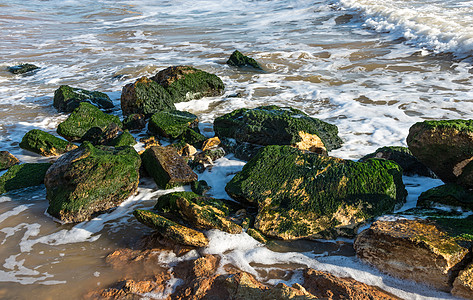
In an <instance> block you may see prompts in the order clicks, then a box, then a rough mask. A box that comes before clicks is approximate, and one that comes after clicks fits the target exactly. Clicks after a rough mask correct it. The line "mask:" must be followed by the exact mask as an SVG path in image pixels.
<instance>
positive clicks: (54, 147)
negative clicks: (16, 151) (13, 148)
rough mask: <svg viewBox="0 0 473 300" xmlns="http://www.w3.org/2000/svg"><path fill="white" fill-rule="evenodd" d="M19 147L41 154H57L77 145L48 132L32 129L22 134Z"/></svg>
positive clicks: (72, 148)
mask: <svg viewBox="0 0 473 300" xmlns="http://www.w3.org/2000/svg"><path fill="white" fill-rule="evenodd" d="M20 148H22V149H25V150H28V151H31V152H35V153H38V154H41V155H43V156H57V155H61V154H64V153H66V152H69V151H71V150H74V149H76V148H77V146H76V145H74V144H71V143H69V142H68V141H65V140H63V139H60V138H58V137H55V136H54V135H52V134H50V133H47V132H44V131H42V130H39V129H33V130H30V131H28V132H27V133H26V134H25V135H24V136H23V139H22V140H21V143H20Z"/></svg>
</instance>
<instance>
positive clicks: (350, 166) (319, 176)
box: [225, 146, 407, 240]
mask: <svg viewBox="0 0 473 300" xmlns="http://www.w3.org/2000/svg"><path fill="white" fill-rule="evenodd" d="M225 190H226V191H227V193H228V194H229V195H230V196H231V197H232V198H234V199H236V200H238V201H241V202H246V203H250V204H253V205H254V206H257V207H258V215H257V217H256V222H255V228H256V229H258V230H260V231H261V232H262V233H263V234H264V235H266V236H270V237H276V238H281V239H286V240H289V239H298V238H309V239H314V238H334V237H336V236H340V235H341V236H353V235H354V234H355V233H356V229H357V227H358V226H360V225H361V224H363V223H364V222H366V221H367V220H369V219H371V218H373V217H376V216H380V215H382V214H384V213H386V212H391V211H393V210H394V208H395V207H397V206H399V205H401V204H402V203H403V202H404V201H405V197H406V194H407V193H406V190H405V188H404V184H403V182H402V170H401V168H400V167H399V166H398V165H397V164H396V163H394V162H391V161H386V160H379V159H371V160H368V161H366V162H354V161H349V160H342V159H339V158H334V157H328V156H322V155H318V154H315V153H311V152H304V151H301V150H298V149H295V148H293V147H290V146H266V147H265V148H264V149H263V150H262V151H260V152H259V153H258V155H257V156H255V157H254V158H253V159H251V160H250V161H249V162H248V163H247V164H246V165H245V166H244V167H243V169H242V171H241V172H239V173H237V174H236V175H235V177H233V179H232V180H231V181H230V182H229V183H228V184H227V186H226V187H225Z"/></svg>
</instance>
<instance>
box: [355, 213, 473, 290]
mask: <svg viewBox="0 0 473 300" xmlns="http://www.w3.org/2000/svg"><path fill="white" fill-rule="evenodd" d="M472 228H473V216H470V217H467V218H451V217H448V218H446V217H432V218H428V219H418V218H417V219H416V218H414V219H404V218H400V219H397V220H390V221H376V222H375V223H373V224H372V225H371V227H370V228H369V229H366V230H364V231H363V232H361V233H360V234H359V235H358V236H357V238H356V240H355V243H354V247H355V250H356V253H357V255H358V257H360V258H361V259H362V260H364V261H366V262H368V263H369V264H371V265H373V266H375V267H377V268H379V269H380V270H382V271H383V272H386V273H388V274H391V275H393V276H396V277H401V278H407V279H411V280H415V281H417V282H421V283H424V284H429V285H432V286H434V287H436V288H438V289H440V290H443V291H450V289H451V283H452V282H453V280H454V279H455V277H456V275H457V274H458V272H459V271H460V270H461V269H462V268H464V267H465V264H466V263H467V262H468V261H469V260H470V257H469V248H470V247H471V246H472V245H473V235H471V232H472V231H473V229H472Z"/></svg>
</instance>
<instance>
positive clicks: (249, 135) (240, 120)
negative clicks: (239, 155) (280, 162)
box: [214, 105, 342, 153]
mask: <svg viewBox="0 0 473 300" xmlns="http://www.w3.org/2000/svg"><path fill="white" fill-rule="evenodd" d="M214 130H215V133H216V135H217V136H218V137H219V138H220V139H222V138H229V139H234V140H236V142H237V143H238V144H240V143H245V142H246V143H251V144H256V145H291V146H294V147H297V148H299V149H301V150H309V151H312V152H317V153H324V152H326V151H330V150H333V149H336V148H339V147H340V146H341V143H342V140H341V139H340V137H339V136H338V128H337V126H335V125H332V124H329V123H326V122H323V121H321V120H318V119H315V118H311V117H309V116H308V115H307V114H305V113H304V112H302V111H300V110H297V109H294V108H289V107H278V106H275V105H271V106H261V107H257V108H254V109H246V108H242V109H238V110H235V111H233V112H231V113H228V114H226V115H223V116H221V117H218V118H217V119H215V121H214ZM222 141H223V140H222Z"/></svg>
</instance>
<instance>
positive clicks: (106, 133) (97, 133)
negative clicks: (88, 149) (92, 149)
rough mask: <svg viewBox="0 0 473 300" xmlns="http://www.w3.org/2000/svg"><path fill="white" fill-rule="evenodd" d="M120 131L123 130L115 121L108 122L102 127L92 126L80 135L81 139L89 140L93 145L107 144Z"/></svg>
mask: <svg viewBox="0 0 473 300" xmlns="http://www.w3.org/2000/svg"><path fill="white" fill-rule="evenodd" d="M122 132H123V130H122V129H121V128H120V127H119V126H118V125H117V124H115V123H110V124H108V125H107V126H105V127H104V128H100V127H92V128H90V129H89V130H88V131H87V132H86V133H85V134H84V135H83V136H82V141H88V142H91V143H92V144H93V145H108V144H109V143H111V142H112V141H113V140H115V139H116V138H117V137H118V136H119V135H120V134H121V133H122Z"/></svg>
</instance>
